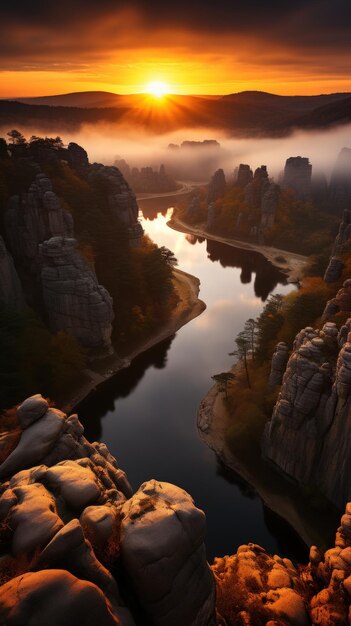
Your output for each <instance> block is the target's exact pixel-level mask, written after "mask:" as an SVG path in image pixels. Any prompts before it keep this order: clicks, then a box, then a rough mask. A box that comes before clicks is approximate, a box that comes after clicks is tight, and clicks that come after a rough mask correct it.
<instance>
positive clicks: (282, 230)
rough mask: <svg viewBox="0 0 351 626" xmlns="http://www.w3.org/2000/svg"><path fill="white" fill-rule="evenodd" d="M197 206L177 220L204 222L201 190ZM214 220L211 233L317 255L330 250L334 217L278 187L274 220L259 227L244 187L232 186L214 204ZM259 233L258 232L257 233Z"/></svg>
mask: <svg viewBox="0 0 351 626" xmlns="http://www.w3.org/2000/svg"><path fill="white" fill-rule="evenodd" d="M199 197H200V208H199V211H198V213H197V214H195V215H191V216H189V213H188V212H187V210H186V207H182V208H180V210H179V211H178V212H177V217H179V219H181V220H183V221H185V222H187V223H189V224H191V225H195V224H197V225H199V226H200V225H204V223H206V220H207V205H206V196H205V192H204V190H203V191H202V192H201V193H200V194H199ZM215 208H216V220H215V224H214V225H213V226H212V227H211V229H208V230H210V231H211V232H213V234H216V235H219V236H223V237H227V238H233V239H242V240H243V241H250V242H253V243H264V244H265V245H269V246H274V247H276V248H280V249H282V250H288V251H291V252H296V253H300V254H303V255H313V254H319V253H320V250H321V249H326V250H329V247H330V245H331V242H332V240H333V237H334V236H335V232H334V228H335V217H334V216H332V215H330V214H328V213H327V212H326V211H325V210H323V209H322V208H321V207H320V206H318V205H317V203H315V202H312V201H311V202H302V201H301V200H297V199H296V198H295V197H294V195H293V193H292V192H290V191H289V190H285V189H280V194H279V204H278V207H277V210H276V215H275V222H274V224H273V225H272V226H270V227H268V226H266V227H264V229H263V230H262V229H261V227H260V224H261V210H260V208H252V207H250V206H249V204H248V203H247V201H246V199H245V190H244V189H241V188H239V187H235V186H231V187H229V188H228V191H227V192H226V194H225V195H224V196H223V197H222V198H219V199H218V200H217V201H216V203H215ZM258 233H260V234H258Z"/></svg>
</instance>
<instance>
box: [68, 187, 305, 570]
mask: <svg viewBox="0 0 351 626" xmlns="http://www.w3.org/2000/svg"><path fill="white" fill-rule="evenodd" d="M167 201H168V200H167V199H158V200H157V201H156V200H155V201H150V200H148V201H140V202H139V205H140V207H141V210H142V211H143V213H144V216H143V218H142V223H143V227H144V229H145V231H146V233H147V234H148V235H150V237H151V239H153V240H154V241H155V242H156V243H157V244H158V245H165V246H167V247H168V248H169V249H170V250H172V251H173V252H174V253H175V255H176V257H177V258H178V261H179V267H180V269H182V270H184V271H186V272H189V273H191V274H194V275H195V276H197V277H198V278H199V279H200V281H201V287H200V298H201V299H202V300H204V302H205V303H206V305H207V309H206V310H205V311H204V313H202V315H201V316H199V317H198V318H196V319H194V320H193V321H191V322H190V323H189V324H187V325H186V326H184V327H183V328H182V329H181V330H179V331H178V332H177V333H176V335H175V336H173V337H171V338H170V339H169V340H166V341H164V342H162V343H161V344H159V345H157V346H156V347H155V348H152V349H151V350H149V351H148V352H146V353H144V354H142V355H140V356H139V357H137V358H136V359H135V360H134V361H133V363H132V364H131V366H130V367H129V368H127V369H125V370H123V371H122V372H120V373H119V374H117V375H116V376H115V377H114V378H113V379H111V380H109V381H108V382H107V383H105V384H104V385H102V386H101V387H99V389H98V390H97V392H96V393H94V394H91V395H90V396H89V397H88V398H87V399H86V400H85V401H84V402H82V403H81V405H80V406H79V407H78V412H79V416H80V418H81V420H82V422H83V424H84V426H85V430H86V436H87V437H88V439H90V440H96V439H98V440H101V441H104V442H105V443H106V444H107V446H108V447H109V449H110V451H111V453H112V454H113V455H114V456H116V458H117V460H118V463H119V466H120V467H121V468H123V469H124V470H125V471H126V472H127V475H128V478H129V480H130V482H131V484H132V486H133V488H135V489H136V488H137V487H138V486H139V485H140V484H141V483H142V482H144V481H146V480H148V479H150V478H156V479H158V480H160V481H167V482H171V483H175V484H177V485H179V486H180V487H182V488H184V489H185V490H186V491H188V492H189V493H191V495H192V496H193V498H194V500H195V503H196V505H197V506H199V507H200V508H202V509H203V510H204V511H205V513H206V517H207V539H206V544H207V552H208V559H209V560H210V561H211V560H212V558H213V557H214V556H216V555H217V556H222V555H225V554H231V553H233V552H235V550H236V548H237V547H238V546H239V545H240V544H243V543H248V542H249V541H252V542H255V543H259V544H260V545H262V546H263V547H264V548H266V549H267V550H268V551H269V552H271V553H277V554H281V555H283V556H288V557H290V558H292V559H294V560H299V561H301V560H305V559H306V550H305V547H304V546H302V544H301V543H300V541H299V540H298V538H297V537H296V536H295V534H294V533H293V531H292V530H291V529H290V527H289V526H288V525H287V524H286V523H285V522H283V520H281V519H280V518H278V517H277V516H275V515H274V514H273V513H271V512H270V511H269V510H267V509H266V508H265V507H264V506H263V504H262V501H261V500H260V498H259V497H258V496H257V494H255V493H254V492H253V490H252V489H251V488H250V487H249V486H248V485H247V484H245V483H244V482H243V481H242V480H241V479H240V478H239V477H237V476H236V475H235V474H233V473H231V472H228V471H226V470H225V468H223V466H222V465H221V464H220V463H219V462H218V460H217V458H216V456H215V454H214V453H213V452H212V451H210V450H209V449H208V448H207V447H206V446H205V444H203V443H202V442H201V441H200V440H199V438H198V434H197V429H196V413H197V408H198V405H199V403H200V400H201V398H202V397H203V396H204V395H205V394H206V392H207V391H208V388H209V387H210V386H211V385H212V384H213V381H212V380H211V376H212V375H213V374H216V373H219V372H221V371H225V370H227V369H228V368H229V367H230V365H231V364H232V359H233V357H230V356H229V355H228V353H229V352H231V351H232V350H233V349H234V339H235V337H236V335H237V334H238V332H240V330H242V328H243V325H244V322H245V320H246V319H248V318H249V317H256V316H257V315H258V314H259V313H260V311H262V308H263V306H264V301H265V300H266V299H267V297H268V295H269V294H270V293H282V294H286V293H288V292H289V291H291V289H293V287H292V286H291V285H287V284H286V281H285V279H284V276H283V275H282V274H280V273H279V272H278V271H277V270H276V269H275V268H274V267H273V266H272V265H270V264H269V263H268V262H267V261H266V260H265V259H264V257H262V256H261V255H260V254H257V253H252V252H248V251H245V250H238V249H235V248H232V247H230V246H226V245H224V244H219V243H216V242H211V241H206V240H199V239H197V238H194V237H192V236H189V235H184V234H182V233H179V232H176V231H174V230H172V229H170V228H169V227H168V226H167V224H166V222H167V219H169V217H170V215H171V210H169V211H168V214H167V215H165V209H166V207H167V204H166V202H167ZM157 208H160V209H163V214H161V213H158V214H157Z"/></svg>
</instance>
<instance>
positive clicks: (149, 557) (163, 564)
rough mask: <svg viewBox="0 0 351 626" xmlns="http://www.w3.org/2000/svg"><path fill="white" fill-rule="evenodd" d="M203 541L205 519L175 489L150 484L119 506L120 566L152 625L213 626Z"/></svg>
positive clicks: (211, 600)
mask: <svg viewBox="0 0 351 626" xmlns="http://www.w3.org/2000/svg"><path fill="white" fill-rule="evenodd" d="M204 538H205V515H204V513H203V512H202V511H200V510H199V509H197V508H196V507H195V506H194V502H193V500H192V498H191V497H190V496H189V495H188V494H187V493H186V492H185V491H183V490H182V489H179V487H175V486H174V485H170V484H169V483H160V482H158V481H156V480H151V481H149V482H147V483H144V484H143V485H142V486H141V487H140V489H139V490H138V491H137V492H136V494H134V496H133V497H132V498H131V499H130V500H127V501H126V502H125V504H124V505H123V507H122V524H121V545H122V556H123V561H124V563H125V566H126V569H127V571H128V574H129V576H130V578H131V580H132V582H133V585H134V587H135V589H136V592H137V595H138V597H139V598H140V601H141V602H142V604H143V606H144V607H145V610H146V612H147V613H148V614H149V615H150V617H151V618H152V623H153V624H155V625H157V626H158V625H159V626H177V625H178V624H194V625H195V624H198V625H200V624H203V625H204V626H205V625H206V624H214V621H213V619H212V616H211V606H213V602H214V589H213V579H212V575H211V573H210V570H209V569H208V567H207V564H206V553H205V547H204ZM175 547H176V549H174V548H175Z"/></svg>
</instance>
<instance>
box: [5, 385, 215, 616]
mask: <svg viewBox="0 0 351 626" xmlns="http://www.w3.org/2000/svg"><path fill="white" fill-rule="evenodd" d="M17 418H18V421H19V424H20V427H21V430H22V433H21V438H20V440H19V442H18V444H17V446H16V447H15V449H14V450H13V451H12V452H11V453H10V454H9V455H8V456H7V458H6V459H5V461H4V462H3V463H2V464H1V465H0V478H1V479H2V481H3V482H2V484H1V488H0V493H1V497H0V541H1V544H2V546H3V549H2V557H1V561H0V570H1V579H2V580H3V581H5V584H4V585H3V586H2V587H0V616H1V617H2V621H1V623H6V624H9V625H12V624H13V626H15V625H16V626H17V625H18V624H24V623H27V622H24V621H23V619H24V618H23V616H24V615H25V612H26V611H27V612H28V615H29V616H30V619H31V620H32V621H31V622H28V623H33V624H41V623H42V624H48V623H53V624H57V625H58V624H60V626H61V624H66V623H67V624H78V623H84V624H93V623H94V624H97V623H99V624H100V623H101V624H102V626H104V625H105V624H106V625H110V624H123V625H124V626H132V625H133V624H134V619H133V617H132V612H131V610H130V609H129V608H127V607H126V606H125V602H124V600H123V598H122V597H121V593H120V590H119V587H120V582H121V583H122V586H123V588H124V589H125V588H126V584H127V581H130V583H129V587H128V584H127V587H128V590H127V596H128V598H129V597H134V598H135V600H134V601H133V602H132V605H133V606H134V604H135V603H136V604H137V605H139V606H140V607H141V608H142V612H143V615H144V616H145V620H146V619H151V620H152V623H153V624H155V625H158V624H159V625H160V626H161V625H162V626H163V625H166V624H167V626H172V625H173V624H174V625H176V624H183V625H184V626H187V625H189V626H190V625H194V626H195V625H197V626H200V625H207V624H208V625H212V624H214V621H213V615H214V581H213V576H212V574H211V572H210V569H209V567H208V565H207V563H206V555H205V549H204V535H205V516H204V514H203V513H202V511H200V510H199V509H197V508H196V507H195V506H194V503H193V500H192V499H191V497H190V496H189V495H188V494H186V493H185V492H184V491H183V490H181V489H179V488H178V487H174V486H173V485H169V484H167V483H158V482H156V481H150V482H149V483H145V484H144V485H142V487H141V488H140V489H139V491H138V492H137V493H136V494H135V495H134V496H133V495H132V490H131V487H130V485H129V483H128V480H127V478H126V476H125V474H124V472H123V471H122V470H120V469H119V468H118V465H117V462H116V460H115V459H114V458H113V457H112V456H111V454H110V453H109V452H108V450H107V448H106V446H104V444H99V443H93V444H90V443H89V442H88V441H87V440H86V439H85V437H84V434H83V433H84V431H83V427H82V425H81V424H80V422H79V420H78V417H77V416H76V415H71V416H69V417H68V416H67V415H65V414H64V413H62V412H61V411H59V410H58V409H55V408H52V407H50V406H49V404H48V402H47V401H46V400H45V399H44V398H42V397H41V396H40V395H36V396H33V397H31V398H28V399H27V400H25V401H24V402H23V403H22V404H21V405H20V406H19V407H18V409H17ZM0 442H1V445H2V446H3V447H4V448H5V449H7V448H6V434H5V435H4V436H3V437H2V438H1V440H0ZM0 452H1V450H0ZM110 568H113V571H118V572H119V574H118V576H117V577H116V578H114V577H113V576H112V574H111V572H110ZM47 572H49V573H48V574H47ZM54 596H56V601H55V606H56V614H55V615H53V614H52V611H53V609H52V598H53V597H54ZM85 598H86V602H85V601H84V599H85ZM69 611H71V612H73V614H72V613H70V614H68V613H67V612H69ZM26 619H27V618H26ZM21 620H22V622H21ZM70 620H71V621H70ZM94 620H95V621H94ZM141 623H144V622H143V621H142V622H141Z"/></svg>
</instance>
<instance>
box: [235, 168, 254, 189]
mask: <svg viewBox="0 0 351 626" xmlns="http://www.w3.org/2000/svg"><path fill="white" fill-rule="evenodd" d="M252 180H253V172H252V169H251V167H250V165H246V164H244V163H240V165H239V169H238V171H237V177H236V181H235V184H236V186H237V187H241V188H242V189H244V187H246V186H247V185H248V184H249V183H251V182H252Z"/></svg>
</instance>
